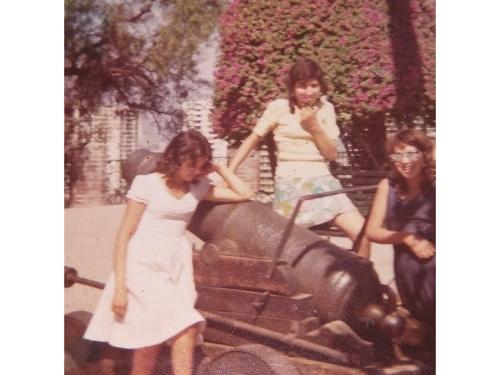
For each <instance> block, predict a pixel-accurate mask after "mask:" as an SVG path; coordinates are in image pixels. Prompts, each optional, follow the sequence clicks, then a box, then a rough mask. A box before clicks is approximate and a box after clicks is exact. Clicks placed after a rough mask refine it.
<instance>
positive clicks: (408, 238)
mask: <svg viewBox="0 0 500 375" xmlns="http://www.w3.org/2000/svg"><path fill="white" fill-rule="evenodd" d="M416 240H417V237H416V236H415V235H414V234H413V233H408V234H406V235H405V236H404V237H403V244H405V245H406V246H408V247H412V246H413V245H414V244H415V241H416Z"/></svg>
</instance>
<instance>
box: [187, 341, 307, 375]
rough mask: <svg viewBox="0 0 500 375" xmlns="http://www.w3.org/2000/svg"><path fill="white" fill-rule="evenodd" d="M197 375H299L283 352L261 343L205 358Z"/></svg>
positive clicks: (242, 346)
mask: <svg viewBox="0 0 500 375" xmlns="http://www.w3.org/2000/svg"><path fill="white" fill-rule="evenodd" d="M196 374H197V375H234V374H238V375H299V372H298V371H297V369H296V368H295V366H293V365H292V364H291V363H290V361H289V360H288V359H287V357H285V356H284V355H283V354H281V353H278V352H277V351H276V350H273V349H271V348H268V347H267V346H264V345H259V344H248V345H241V346H237V347H235V348H232V349H229V350H227V351H224V352H222V353H220V354H218V355H216V356H214V357H208V358H205V359H204V360H203V361H202V362H201V363H200V365H199V367H198V369H197V372H196Z"/></svg>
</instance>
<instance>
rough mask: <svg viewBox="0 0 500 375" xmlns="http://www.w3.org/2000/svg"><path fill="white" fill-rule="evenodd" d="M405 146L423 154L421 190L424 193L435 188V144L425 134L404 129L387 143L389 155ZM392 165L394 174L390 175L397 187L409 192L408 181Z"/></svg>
mask: <svg viewBox="0 0 500 375" xmlns="http://www.w3.org/2000/svg"><path fill="white" fill-rule="evenodd" d="M402 143H403V144H405V145H409V146H413V147H415V148H416V149H417V150H418V151H420V152H421V153H422V158H423V167H422V172H423V173H422V182H421V185H420V188H421V189H422V191H427V190H430V189H432V188H433V187H434V186H435V182H436V160H435V158H434V143H433V142H432V141H431V139H430V138H429V137H427V136H426V135H425V134H424V133H422V132H420V131H417V130H413V129H404V130H401V131H399V132H397V133H396V134H394V135H393V136H392V137H391V138H390V139H389V141H388V142H387V147H386V151H387V155H388V156H389V155H390V154H392V153H393V152H394V149H395V148H396V146H397V145H399V144H402ZM391 165H392V173H391V175H390V178H391V180H393V181H394V182H395V183H396V185H397V186H398V187H399V188H400V189H401V191H403V192H407V191H408V188H409V187H408V183H407V182H406V180H405V179H404V178H403V177H401V176H400V175H399V173H397V172H396V170H395V168H394V164H393V163H391Z"/></svg>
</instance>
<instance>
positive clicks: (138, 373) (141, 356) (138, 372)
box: [130, 345, 161, 375]
mask: <svg viewBox="0 0 500 375" xmlns="http://www.w3.org/2000/svg"><path fill="white" fill-rule="evenodd" d="M160 349H161V345H153V346H148V347H145V348H139V349H135V350H134V354H133V355H132V371H131V372H130V375H150V374H152V373H153V370H154V368H155V365H156V360H157V358H158V354H159V353H160Z"/></svg>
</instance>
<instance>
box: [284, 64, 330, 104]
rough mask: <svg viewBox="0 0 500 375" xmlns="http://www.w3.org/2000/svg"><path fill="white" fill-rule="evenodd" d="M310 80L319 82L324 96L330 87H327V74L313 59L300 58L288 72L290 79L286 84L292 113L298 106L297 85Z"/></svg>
mask: <svg viewBox="0 0 500 375" xmlns="http://www.w3.org/2000/svg"><path fill="white" fill-rule="evenodd" d="M309 79H316V80H317V81H318V82H319V85H320V87H321V92H322V94H325V93H326V90H327V88H328V87H327V85H326V81H325V73H324V72H323V70H322V69H321V68H320V67H319V65H318V64H316V63H315V62H314V61H312V60H311V59H308V58H305V57H299V58H298V59H297V61H296V62H295V64H293V66H292V68H291V69H290V71H289V72H288V79H287V82H286V85H287V89H288V103H289V105H290V112H291V113H295V106H296V105H297V99H296V98H295V95H294V87H295V84H296V83H297V82H300V81H307V80H309Z"/></svg>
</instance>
